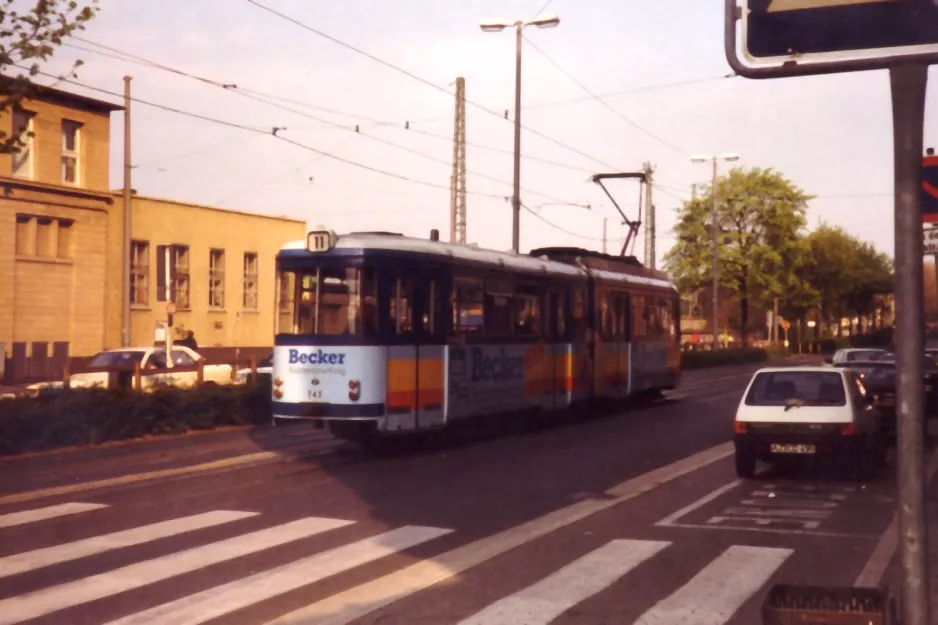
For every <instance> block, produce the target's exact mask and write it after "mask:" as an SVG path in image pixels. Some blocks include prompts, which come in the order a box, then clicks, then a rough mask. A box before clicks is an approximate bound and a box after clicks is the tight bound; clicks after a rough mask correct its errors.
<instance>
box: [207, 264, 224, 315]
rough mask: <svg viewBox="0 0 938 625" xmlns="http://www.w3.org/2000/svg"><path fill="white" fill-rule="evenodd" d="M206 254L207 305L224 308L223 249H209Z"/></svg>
mask: <svg viewBox="0 0 938 625" xmlns="http://www.w3.org/2000/svg"><path fill="white" fill-rule="evenodd" d="M208 254H209V256H208V305H209V307H210V308H224V307H225V250H209V253H208Z"/></svg>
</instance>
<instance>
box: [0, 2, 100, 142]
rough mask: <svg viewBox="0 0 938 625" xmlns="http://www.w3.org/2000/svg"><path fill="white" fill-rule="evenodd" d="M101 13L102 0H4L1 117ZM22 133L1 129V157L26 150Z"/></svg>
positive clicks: (0, 23) (0, 14)
mask: <svg viewBox="0 0 938 625" xmlns="http://www.w3.org/2000/svg"><path fill="white" fill-rule="evenodd" d="M97 12H98V0H0V77H2V78H3V79H2V80H0V116H2V115H4V114H5V113H6V112H7V111H9V110H11V109H12V108H14V107H15V106H16V105H17V104H18V103H19V102H20V101H21V100H22V99H23V98H25V97H28V96H29V93H30V88H31V87H32V79H33V78H35V77H36V76H37V75H38V74H39V73H40V71H41V70H42V64H43V63H45V62H46V61H48V60H49V59H50V58H52V56H53V54H54V53H55V50H56V48H57V47H58V46H60V45H61V44H62V42H63V41H64V40H65V39H66V38H68V37H69V35H71V34H72V33H73V32H75V31H76V30H84V27H85V24H86V23H87V22H88V21H89V20H91V19H93V18H94V16H95V15H96V14H97ZM80 65H81V61H77V62H76V63H75V64H74V65H73V66H72V68H71V69H70V70H69V72H68V75H74V74H75V70H76V69H78V67H79V66H80ZM21 134H22V133H21V132H20V133H17V130H16V129H13V133H12V134H8V133H7V132H5V131H4V130H0V154H6V153H10V152H15V151H17V150H18V149H19V148H21V147H23V146H24V143H23V138H22V137H21V136H20V135H21Z"/></svg>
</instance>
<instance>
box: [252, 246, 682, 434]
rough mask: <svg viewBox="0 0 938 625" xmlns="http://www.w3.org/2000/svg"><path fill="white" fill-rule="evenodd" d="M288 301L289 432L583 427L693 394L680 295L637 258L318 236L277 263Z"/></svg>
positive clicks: (282, 382) (277, 387)
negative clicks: (636, 406)
mask: <svg viewBox="0 0 938 625" xmlns="http://www.w3.org/2000/svg"><path fill="white" fill-rule="evenodd" d="M277 293H278V298H277V299H278V301H277V318H276V330H275V337H274V357H273V375H272V382H273V385H272V388H271V393H272V398H271V399H272V404H273V416H274V422H275V423H276V422H277V420H280V419H312V420H317V421H319V422H320V424H321V425H324V426H326V427H328V428H329V430H330V431H331V432H332V433H333V434H334V435H336V436H337V437H340V438H344V439H348V440H353V441H362V440H365V439H371V438H374V437H382V436H386V435H393V434H407V433H414V432H422V431H427V430H433V429H441V428H446V427H448V426H450V425H453V424H454V423H456V422H458V421H461V420H466V419H473V418H479V417H483V416H485V417H492V416H496V417H497V416H498V415H506V416H507V415H511V414H512V413H524V412H529V413H532V414H539V415H541V416H544V417H550V416H551V415H555V414H556V415H559V414H561V413H563V412H570V411H574V412H575V413H577V414H579V413H580V412H579V411H588V410H589V409H590V407H592V406H593V405H595V404H596V403H597V402H603V403H605V402H610V401H611V402H617V401H623V400H625V399H627V398H630V397H634V396H636V395H653V394H658V393H660V392H661V391H663V390H668V389H674V388H676V387H677V385H678V384H679V381H680V376H681V366H680V362H681V354H680V329H679V327H678V323H679V319H680V315H679V311H680V308H679V305H680V304H679V301H680V300H679V297H678V293H677V291H676V290H675V288H674V286H673V285H672V284H671V282H670V281H669V280H668V278H667V275H666V274H665V273H664V272H660V271H654V270H650V269H648V268H645V267H644V266H642V265H641V264H640V263H639V262H638V261H636V260H635V259H634V258H633V257H627V258H620V257H613V256H608V255H605V254H600V253H597V252H591V251H588V250H582V249H578V248H542V249H537V250H533V251H532V252H531V253H530V254H527V255H524V254H513V253H503V252H497V251H492V250H485V249H480V248H479V247H477V246H475V245H464V244H452V243H445V242H442V241H439V235H438V233H437V231H436V230H433V231H431V236H430V238H429V239H419V238H413V237H406V236H403V235H400V234H396V233H388V232H358V233H351V234H345V235H342V236H339V235H337V234H336V233H334V232H332V231H330V230H327V229H317V230H313V231H310V232H309V233H308V236H307V239H306V240H305V241H302V240H301V241H296V242H293V243H288V244H287V245H285V246H283V247H282V249H281V250H280V252H279V253H278V255H277Z"/></svg>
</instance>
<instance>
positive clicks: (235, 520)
mask: <svg viewBox="0 0 938 625" xmlns="http://www.w3.org/2000/svg"><path fill="white" fill-rule="evenodd" d="M754 369H755V367H754V366H746V367H735V368H724V369H716V370H712V371H708V372H692V373H689V374H687V376H686V378H685V384H684V385H683V387H682V389H681V390H680V391H679V392H676V393H675V394H674V395H673V396H672V397H669V398H668V399H666V400H665V401H662V402H660V403H658V404H656V405H653V406H648V407H643V408H636V409H632V410H629V411H626V412H624V413H622V414H620V415H616V416H612V417H608V418H601V419H593V420H589V421H585V422H581V423H576V424H572V425H566V426H563V427H555V428H550V429H543V430H539V431H534V432H527V433H522V434H514V435H505V436H502V437H499V438H495V439H491V440H483V441H476V442H472V443H468V444H462V445H456V444H449V445H436V446H434V447H432V448H428V449H424V450H418V451H415V452H410V453H406V454H397V455H378V456H366V455H362V454H359V453H354V452H352V451H350V450H349V449H347V448H345V447H343V446H341V445H339V446H337V445H336V444H335V443H334V442H332V441H330V440H328V438H327V437H325V436H324V435H322V434H321V433H319V432H317V431H315V430H311V429H310V428H308V427H307V426H306V425H305V424H303V425H300V426H293V427H286V428H276V429H271V428H259V429H257V430H255V431H240V430H238V431H230V432H222V433H212V434H206V435H200V436H189V437H183V438H181V439H180V438H176V439H167V440H161V441H146V442H141V443H133V444H124V445H116V446H111V447H106V448H99V449H93V450H75V451H68V452H59V453H52V454H43V455H37V456H33V457H24V458H14V459H7V460H4V461H2V462H0V625H2V624H6V623H23V622H29V623H31V624H35V625H39V624H52V623H74V624H85V623H88V624H90V623H114V624H117V623H119V624H121V625H130V624H135V623H161V624H162V623H165V624H172V625H185V624H190V623H191V624H194V623H209V622H211V623H213V624H222V623H226V624H227V623H238V624H248V625H250V624H262V623H274V624H277V625H281V624H287V623H291V624H295V623H330V624H334V625H335V624H346V623H348V624H354V625H360V624H361V625H363V624H366V623H367V624H379V623H380V624H381V625H391V624H398V623H400V624H404V623H406V624H422V623H427V624H431V623H432V624H434V625H449V624H457V623H458V624H462V625H470V624H483V623H484V624H486V625H500V624H506V625H507V624H509V623H510V624H512V625H517V624H531V625H533V624H538V623H557V624H562V625H572V624H575V623H590V624H594V623H608V624H613V623H615V624H623V623H637V624H641V625H653V624H662V625H663V624H669V625H671V624H673V625H678V624H681V623H688V624H689V623H694V624H695V625H710V624H713V625H720V624H723V623H729V624H733V625H743V624H744V623H746V624H749V623H757V622H761V616H760V606H761V603H762V601H763V599H764V597H765V594H766V592H767V591H768V589H769V588H770V587H771V585H772V584H774V583H782V582H785V583H796V584H801V583H804V584H824V585H840V586H850V585H854V583H855V582H856V581H857V579H858V578H861V579H865V580H873V581H872V583H873V584H875V583H877V582H878V576H879V575H880V574H881V573H882V570H883V569H885V567H886V566H887V564H888V559H889V556H890V555H891V553H885V552H884V550H883V549H882V546H881V545H880V543H881V541H882V542H883V544H888V541H883V539H882V537H883V534H884V532H885V531H886V529H887V527H888V526H889V524H890V521H891V519H892V515H893V511H894V508H895V489H894V482H895V478H894V461H892V460H890V464H889V466H888V467H887V469H886V470H885V471H884V473H883V475H881V476H880V477H878V478H876V479H875V480H873V481H871V482H867V483H858V482H852V481H847V480H841V479H839V478H836V477H829V476H828V477H825V476H821V477H820V478H817V477H816V476H813V475H812V474H804V475H801V474H789V475H784V474H776V473H775V472H774V471H773V470H772V469H771V468H769V469H767V472H766V473H764V474H763V475H761V476H760V477H759V478H757V479H756V480H753V481H749V482H740V481H739V480H737V479H736V477H735V473H734V471H733V459H732V446H731V444H730V443H729V440H730V438H731V432H732V415H733V410H734V408H735V404H736V403H737V402H738V400H739V397H740V394H741V392H742V388H743V385H744V384H745V382H746V381H747V380H748V378H749V376H750V375H751V372H752V371H753V370H754ZM930 466H931V468H932V469H934V468H935V466H936V462H934V461H933V462H932V463H931V465H930ZM878 545H879V546H880V548H879V549H877V546H878ZM874 578H875V579H874Z"/></svg>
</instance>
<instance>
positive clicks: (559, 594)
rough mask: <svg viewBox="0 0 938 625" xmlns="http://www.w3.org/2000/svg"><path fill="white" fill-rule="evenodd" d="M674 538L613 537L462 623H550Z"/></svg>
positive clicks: (654, 553)
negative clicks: (614, 538)
mask: <svg viewBox="0 0 938 625" xmlns="http://www.w3.org/2000/svg"><path fill="white" fill-rule="evenodd" d="M670 544H671V543H670V542H661V541H652V540H613V541H612V542H610V543H606V544H605V545H603V546H602V547H600V548H599V549H596V550H594V551H592V552H590V553H588V554H586V555H585V556H583V557H582V558H580V559H578V560H576V561H575V562H573V563H571V564H568V565H567V566H565V567H563V568H562V569H560V570H559V571H557V572H555V573H553V574H552V575H550V576H548V577H546V578H544V579H543V580H541V581H539V582H538V583H536V584H534V585H532V586H528V587H527V588H525V589H524V590H521V591H519V592H517V593H515V594H513V595H510V596H508V597H505V598H504V599H502V600H501V601H498V602H496V603H493V604H492V605H490V606H488V607H487V608H485V609H484V610H482V611H481V612H477V613H476V614H474V615H472V616H470V617H469V618H467V619H465V620H462V621H460V622H459V625H546V624H547V623H550V622H551V621H553V620H554V619H555V618H557V617H558V616H560V615H561V614H563V613H564V612H565V611H566V610H569V609H570V608H572V607H573V606H575V605H576V604H578V603H580V602H581V601H583V600H585V599H588V598H589V597H592V596H593V595H595V594H596V593H598V592H599V591H601V590H603V589H605V588H608V587H609V586H611V585H612V584H613V583H614V582H615V581H616V580H617V579H619V578H620V577H622V576H623V575H625V574H626V573H628V572H629V571H631V570H632V569H634V568H635V567H637V566H638V565H639V564H641V563H642V562H644V561H645V560H648V559H649V558H651V557H653V556H654V555H656V554H657V553H658V552H659V551H661V550H662V549H664V548H665V547H667V546H668V545H670Z"/></svg>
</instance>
